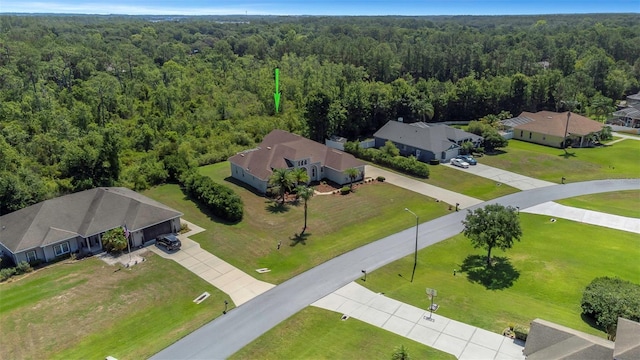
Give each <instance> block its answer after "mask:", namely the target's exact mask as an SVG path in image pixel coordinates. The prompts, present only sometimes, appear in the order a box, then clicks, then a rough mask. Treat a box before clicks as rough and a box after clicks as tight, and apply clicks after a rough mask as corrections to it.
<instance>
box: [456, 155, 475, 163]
mask: <svg viewBox="0 0 640 360" xmlns="http://www.w3.org/2000/svg"><path fill="white" fill-rule="evenodd" d="M456 159H460V160H462V161H464V162H466V163H468V164H469V165H476V164H478V162H477V161H476V159H474V158H473V156H471V155H458V156H456Z"/></svg>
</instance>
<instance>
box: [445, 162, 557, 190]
mask: <svg viewBox="0 0 640 360" xmlns="http://www.w3.org/2000/svg"><path fill="white" fill-rule="evenodd" d="M480 161H482V158H481V159H480ZM442 165H443V166H448V167H450V168H453V169H456V170H459V171H464V172H468V173H471V174H474V175H478V176H481V177H483V178H487V179H491V180H493V181H495V182H497V183H501V184H506V185H509V186H511V187H514V188H516V189H519V190H531V189H536V188H541V187H545V186H551V185H558V184H555V183H552V182H549V181H544V180H538V179H534V178H531V177H528V176H524V175H520V174H516V173H514V172H511V171H506V170H502V169H498V168H495V167H492V166H488V165H484V164H481V163H480V162H478V165H471V166H469V168H467V169H463V168H461V167H458V166H454V165H451V163H448V164H442ZM558 180H560V179H558Z"/></svg>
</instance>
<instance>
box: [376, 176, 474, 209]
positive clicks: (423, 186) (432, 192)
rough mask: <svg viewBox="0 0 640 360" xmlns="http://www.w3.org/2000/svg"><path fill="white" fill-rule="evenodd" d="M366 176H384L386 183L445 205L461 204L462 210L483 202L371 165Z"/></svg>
mask: <svg viewBox="0 0 640 360" xmlns="http://www.w3.org/2000/svg"><path fill="white" fill-rule="evenodd" d="M365 174H367V177H371V178H374V179H375V178H376V177H378V176H384V178H385V182H388V183H389V184H393V185H395V186H398V187H401V188H404V189H407V190H411V191H415V192H417V193H419V194H422V195H426V196H429V197H432V198H434V199H437V200H440V201H444V202H445V203H447V204H451V205H454V206H455V204H456V203H458V204H460V208H462V209H464V208H467V207H470V206H473V205H477V204H480V203H482V202H483V201H482V200H478V199H475V198H472V197H470V196H466V195H462V194H459V193H456V192H453V191H450V190H446V189H443V188H440V187H437V186H433V185H430V184H427V183H424V182H422V181H418V180H414V179H411V178H408V177H406V176H403V175H399V174H396V173H393V172H391V171H387V170H384V169H381V168H379V167H375V166H371V165H366V166H365Z"/></svg>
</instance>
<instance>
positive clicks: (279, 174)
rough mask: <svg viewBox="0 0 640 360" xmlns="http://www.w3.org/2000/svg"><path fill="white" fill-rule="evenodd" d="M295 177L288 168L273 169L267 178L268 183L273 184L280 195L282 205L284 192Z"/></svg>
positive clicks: (291, 184)
mask: <svg viewBox="0 0 640 360" xmlns="http://www.w3.org/2000/svg"><path fill="white" fill-rule="evenodd" d="M294 181H295V179H294V177H293V173H292V172H291V170H289V169H273V174H271V177H270V178H269V185H271V186H273V188H274V191H276V192H277V193H278V194H280V196H281V197H282V204H283V205H284V199H285V197H284V196H285V194H286V193H287V191H289V190H290V189H291V187H292V186H293V183H294Z"/></svg>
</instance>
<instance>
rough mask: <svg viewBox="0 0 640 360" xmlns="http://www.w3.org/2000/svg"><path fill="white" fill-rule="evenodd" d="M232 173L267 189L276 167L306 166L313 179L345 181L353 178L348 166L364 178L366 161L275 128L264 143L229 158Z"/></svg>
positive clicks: (359, 178) (310, 178) (234, 176)
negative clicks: (346, 172) (349, 173)
mask: <svg viewBox="0 0 640 360" xmlns="http://www.w3.org/2000/svg"><path fill="white" fill-rule="evenodd" d="M229 162H230V163H231V176H232V177H233V178H234V179H237V180H239V181H241V182H243V183H245V184H248V185H250V186H251V187H253V188H255V189H256V190H258V191H259V192H260V193H263V194H264V193H266V192H267V188H268V185H269V178H270V177H271V175H272V174H273V170H274V169H291V170H293V169H298V168H303V169H305V170H306V171H307V174H308V175H309V182H311V181H318V180H322V179H328V180H331V181H333V182H335V183H337V184H340V185H344V184H348V183H349V182H351V179H350V178H349V176H347V175H346V174H345V170H347V169H350V168H356V169H358V170H359V172H360V175H359V176H358V177H357V178H356V179H354V180H355V181H358V180H362V179H363V178H364V165H365V164H364V162H362V161H360V160H358V159H356V158H355V157H354V156H353V155H351V154H348V153H345V152H344V151H340V150H337V149H333V148H330V147H327V146H325V145H323V144H320V143H318V142H315V141H313V140H309V139H307V138H304V137H302V136H300V135H296V134H292V133H289V132H287V131H284V130H273V131H272V132H270V133H269V134H267V136H265V137H264V139H263V140H262V142H261V143H260V145H259V146H258V147H257V148H255V149H251V150H246V151H243V152H241V153H238V154H236V155H234V156H232V157H230V158H229Z"/></svg>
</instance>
